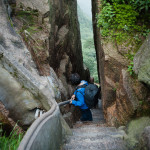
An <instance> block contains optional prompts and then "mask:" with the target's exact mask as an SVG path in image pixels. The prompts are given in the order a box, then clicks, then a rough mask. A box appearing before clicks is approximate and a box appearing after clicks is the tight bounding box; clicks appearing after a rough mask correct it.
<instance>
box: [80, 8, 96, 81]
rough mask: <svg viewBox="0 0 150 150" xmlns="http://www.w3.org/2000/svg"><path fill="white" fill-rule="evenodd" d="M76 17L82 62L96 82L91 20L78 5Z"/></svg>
mask: <svg viewBox="0 0 150 150" xmlns="http://www.w3.org/2000/svg"><path fill="white" fill-rule="evenodd" d="M78 18H79V23H80V32H81V41H82V52H83V62H84V64H85V65H86V66H87V67H88V68H89V70H90V74H91V76H93V77H94V79H95V82H97V83H98V74H97V62H96V53H95V47H94V41H93V31H92V21H91V20H90V19H89V17H88V16H86V15H85V14H84V13H83V12H82V10H81V9H80V7H79V6H78Z"/></svg>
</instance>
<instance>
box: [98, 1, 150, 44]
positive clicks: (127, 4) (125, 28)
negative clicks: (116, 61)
mask: <svg viewBox="0 0 150 150" xmlns="http://www.w3.org/2000/svg"><path fill="white" fill-rule="evenodd" d="M149 8H150V1H149V2H148V1H142V0H129V1H127V0H124V1H123V0H103V1H102V6H101V13H100V14H98V15H97V18H98V22H97V24H98V26H99V27H100V28H101V35H102V37H109V38H111V39H115V40H116V41H117V43H122V42H126V41H128V39H129V38H128V37H132V36H133V34H135V33H136V34H138V36H139V37H140V36H147V35H148V33H149V32H150V30H149V23H148V22H149V19H150V15H149V14H148V13H147V14H145V17H144V16H143V13H142V10H143V9H145V10H146V11H148V10H149ZM141 18H143V19H141ZM136 42H137V41H136V39H135V43H136Z"/></svg>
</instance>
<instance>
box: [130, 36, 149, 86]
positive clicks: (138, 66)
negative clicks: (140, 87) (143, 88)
mask: <svg viewBox="0 0 150 150" xmlns="http://www.w3.org/2000/svg"><path fill="white" fill-rule="evenodd" d="M149 66H150V35H149V36H148V37H147V39H146V40H145V42H144V43H143V45H142V46H141V47H140V49H139V51H138V52H137V53H136V55H135V57H134V68H133V70H134V71H135V73H136V74H137V75H138V80H139V81H141V82H144V83H145V84H147V85H148V86H150V67H149Z"/></svg>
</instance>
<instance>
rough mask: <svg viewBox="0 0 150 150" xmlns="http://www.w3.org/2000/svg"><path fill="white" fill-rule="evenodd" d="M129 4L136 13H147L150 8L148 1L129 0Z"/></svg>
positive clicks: (149, 0) (149, 1)
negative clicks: (143, 11)
mask: <svg viewBox="0 0 150 150" xmlns="http://www.w3.org/2000/svg"><path fill="white" fill-rule="evenodd" d="M129 3H130V4H131V5H132V6H133V7H134V8H135V9H136V10H137V11H138V12H141V11H142V10H145V12H148V10H149V8H150V0H130V1H129Z"/></svg>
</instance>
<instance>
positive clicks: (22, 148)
mask: <svg viewBox="0 0 150 150" xmlns="http://www.w3.org/2000/svg"><path fill="white" fill-rule="evenodd" d="M56 108H57V105H56V104H55V103H54V104H53V105H52V107H51V109H50V110H49V111H48V112H46V113H45V114H43V115H42V116H41V117H39V118H38V119H37V120H35V121H34V123H33V124H32V125H31V127H30V128H29V129H28V131H27V132H26V134H25V136H24V137H23V139H22V141H21V143H20V145H19V147H18V150H26V147H27V146H28V144H29V143H30V141H31V139H32V137H33V136H34V133H35V132H36V130H37V129H38V127H40V125H41V124H42V122H43V121H44V120H45V119H47V117H49V116H50V115H52V114H53V113H54V111H55V110H56Z"/></svg>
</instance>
